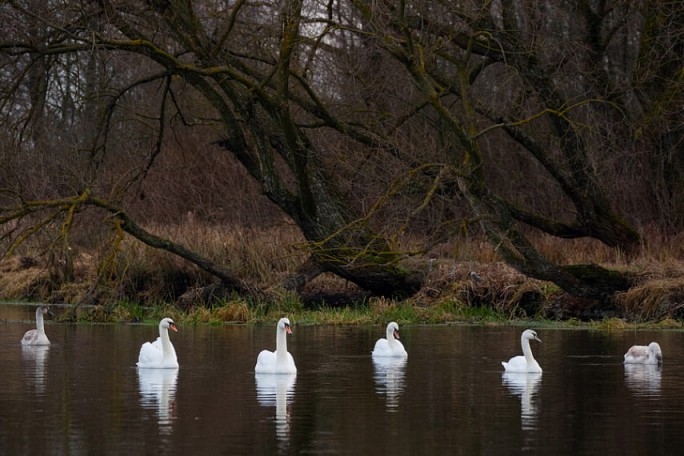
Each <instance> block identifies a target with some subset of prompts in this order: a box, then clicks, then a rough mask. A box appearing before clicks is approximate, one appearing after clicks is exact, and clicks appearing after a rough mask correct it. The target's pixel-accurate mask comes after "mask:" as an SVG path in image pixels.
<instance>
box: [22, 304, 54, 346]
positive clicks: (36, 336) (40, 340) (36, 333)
mask: <svg viewBox="0 0 684 456" xmlns="http://www.w3.org/2000/svg"><path fill="white" fill-rule="evenodd" d="M47 313H48V309H47V307H44V306H39V307H38V308H37V309H36V329H29V330H28V331H26V334H24V337H23V338H22V339H21V344H22V345H50V341H49V340H48V338H47V336H46V335H45V324H44V323H43V315H45V314H47Z"/></svg>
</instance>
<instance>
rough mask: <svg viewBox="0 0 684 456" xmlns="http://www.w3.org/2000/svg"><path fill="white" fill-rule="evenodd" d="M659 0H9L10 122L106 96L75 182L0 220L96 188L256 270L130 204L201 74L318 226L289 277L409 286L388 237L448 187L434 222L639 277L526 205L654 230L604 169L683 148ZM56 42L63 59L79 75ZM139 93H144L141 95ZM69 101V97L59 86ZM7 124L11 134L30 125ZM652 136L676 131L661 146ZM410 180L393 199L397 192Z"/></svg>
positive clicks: (274, 186)
mask: <svg viewBox="0 0 684 456" xmlns="http://www.w3.org/2000/svg"><path fill="white" fill-rule="evenodd" d="M651 3H653V2H643V3H642V4H639V5H633V3H632V2H626V1H625V2H619V1H618V2H614V3H612V4H610V5H608V4H607V2H570V3H568V2H556V1H551V0H549V1H547V2H542V3H535V4H534V5H530V4H526V3H524V2H505V1H489V2H484V3H482V2H457V3H454V2H450V1H415V2H398V3H396V4H395V3H394V2H382V1H381V2H375V1H374V2H366V1H363V0H351V1H331V2H319V1H303V0H281V1H278V2H266V3H252V2H248V1H241V0H238V1H235V2H230V3H226V4H221V5H216V4H214V2H203V1H195V2H192V1H190V0H171V1H156V0H150V1H147V2H134V1H126V0H120V1H100V2H73V3H72V2H66V3H65V4H62V3H60V4H53V3H51V2H46V3H41V4H40V5H39V6H38V7H34V6H36V5H31V4H30V2H24V1H9V2H6V3H5V4H4V5H3V6H2V7H1V8H2V10H1V13H0V14H2V15H3V17H6V18H7V19H8V21H5V22H7V23H12V24H14V25H13V27H12V28H11V29H10V30H9V31H8V33H7V34H6V36H4V37H3V38H2V40H0V55H2V59H3V60H2V68H3V73H2V76H1V77H2V78H3V80H4V81H3V82H5V84H4V85H5V87H6V89H4V92H3V93H2V100H3V105H2V107H3V110H2V114H3V116H4V118H5V119H8V120H11V121H12V124H13V125H16V126H17V129H16V130H15V131H17V132H21V131H24V130H26V129H30V128H31V126H33V127H34V128H35V125H36V124H35V121H34V123H33V124H31V123H30V122H29V121H30V119H32V118H33V119H35V118H37V117H36V114H35V113H34V112H35V111H40V112H41V113H42V115H43V116H45V113H46V112H47V108H46V107H45V103H44V102H45V100H55V98H54V97H55V93H56V92H55V89H54V88H52V89H51V87H52V86H51V83H52V82H54V81H63V85H64V87H67V88H68V89H69V97H68V99H69V100H71V99H76V100H78V101H79V102H80V103H83V105H84V106H87V107H88V111H87V112H89V113H93V112H98V113H99V115H98V117H97V119H98V123H97V128H95V129H92V128H91V129H89V130H88V132H89V134H86V135H84V137H86V138H88V144H82V148H79V150H81V151H83V152H84V153H83V154H81V159H82V160H84V161H85V162H86V163H84V164H83V166H81V167H79V169H80V170H83V169H87V170H88V172H87V173H83V172H81V173H79V176H80V182H78V184H79V185H71V186H70V188H63V189H60V190H59V191H56V194H52V195H47V194H40V197H41V198H43V199H42V200H40V201H27V198H26V197H25V194H24V193H23V192H21V191H20V190H16V191H15V192H5V195H4V196H5V200H6V201H9V202H10V204H7V205H6V208H5V211H4V213H3V218H2V219H1V220H0V221H4V222H6V223H7V224H8V225H7V226H9V223H10V222H12V223H16V221H17V220H19V219H21V218H25V217H27V216H28V215H29V214H32V215H33V214H37V213H38V212H39V211H41V213H44V214H49V215H47V216H43V218H41V219H39V222H36V221H35V220H32V223H30V224H27V225H25V228H24V230H23V231H21V230H20V231H14V234H15V236H14V237H13V238H12V239H13V243H16V242H19V241H20V240H21V239H23V238H25V236H27V235H29V234H31V233H32V232H33V231H34V230H35V229H36V227H37V226H38V225H40V223H49V222H48V219H50V218H51V217H52V218H53V219H54V218H56V217H61V220H63V224H62V226H63V227H64V228H65V229H64V230H62V231H63V232H64V233H66V232H67V231H68V230H67V228H68V226H69V224H68V223H67V221H68V220H71V217H72V216H73V215H75V214H76V213H77V212H78V211H79V210H80V208H82V207H86V206H93V207H98V208H100V209H104V210H106V211H109V212H110V213H111V214H113V215H115V217H114V218H115V219H116V220H118V223H120V226H121V227H122V228H123V229H124V230H126V231H127V232H128V233H130V234H132V235H133V236H136V237H138V238H139V239H141V240H142V241H143V242H148V243H150V244H151V245H154V246H156V247H161V248H167V249H168V250H170V251H172V252H174V253H176V254H179V255H181V256H183V257H184V258H186V259H188V260H190V261H193V262H195V263H196V264H198V265H200V266H201V267H203V268H205V269H206V270H208V271H210V272H212V273H213V274H216V275H217V276H218V277H220V278H221V279H222V281H223V282H224V283H225V284H227V285H228V286H231V287H236V288H238V289H241V288H242V289H244V288H248V287H246V286H244V284H241V283H240V282H239V281H238V280H237V279H235V278H234V276H233V275H231V274H230V272H229V271H223V270H222V268H220V267H218V266H216V265H213V264H211V262H208V261H206V260H205V259H202V258H199V257H197V256H195V255H193V254H192V252H187V251H184V250H183V248H182V247H180V246H177V245H171V244H169V243H167V242H165V241H164V240H161V239H159V238H156V237H154V236H152V235H151V234H149V233H144V232H141V231H140V230H139V229H138V228H139V226H138V225H137V224H135V222H134V221H133V220H132V219H131V217H130V216H129V215H127V213H126V211H125V207H124V204H125V196H126V195H128V194H129V193H130V191H131V189H132V188H134V186H135V183H136V182H140V181H141V180H144V179H145V176H146V174H147V172H148V171H149V169H151V168H152V167H153V166H154V164H155V160H157V157H158V156H159V154H161V153H162V151H163V137H164V135H165V134H166V133H167V131H168V126H169V116H170V115H173V116H179V117H180V118H182V119H183V121H184V122H185V123H186V124H190V122H189V119H190V118H192V117H193V116H192V114H191V112H190V111H191V110H192V109H193V108H192V107H188V104H187V103H185V102H184V101H183V100H180V99H179V97H178V93H179V92H180V91H181V90H186V89H188V90H189V91H191V92H192V93H194V94H196V95H198V97H199V99H200V100H201V101H195V106H197V105H202V109H205V110H206V112H208V113H210V114H209V115H207V116H205V117H203V120H204V121H205V122H204V123H205V124H207V123H209V124H212V125H213V127H214V128H215V130H214V131H220V133H219V134H217V136H216V138H215V140H216V141H217V142H218V143H219V144H220V145H221V146H222V147H223V148H224V149H225V150H227V151H229V152H230V153H231V154H233V155H234V157H236V159H237V160H239V162H240V163H241V164H242V165H243V166H244V168H245V169H246V170H247V172H248V173H249V174H250V175H251V176H252V178H253V179H254V180H255V181H256V182H258V183H259V185H260V188H261V189H262V191H263V193H264V194H265V195H266V196H267V197H268V198H269V199H270V200H271V201H273V202H274V203H275V204H276V205H277V207H279V208H280V209H281V210H282V211H283V212H284V213H285V214H287V215H288V216H289V217H290V218H291V219H292V220H294V221H295V223H296V224H297V225H298V226H299V227H300V229H301V231H302V233H303V234H304V236H305V237H306V239H307V240H308V242H309V249H310V253H311V256H310V259H309V261H307V262H306V263H305V264H303V265H302V268H301V270H300V271H299V272H300V274H299V276H298V277H294V278H292V280H291V281H290V282H289V286H298V285H301V284H303V283H305V282H306V281H307V280H310V279H312V278H313V277H315V276H316V275H317V274H320V273H321V272H323V271H330V272H333V273H335V274H337V275H339V276H341V277H344V278H346V279H348V280H350V281H352V282H354V283H356V284H358V285H359V286H361V287H362V288H365V289H367V290H369V291H372V292H374V293H377V294H383V295H391V294H411V293H413V292H415V291H416V290H418V288H419V287H420V285H421V280H422V276H421V274H420V273H419V272H418V271H414V270H410V269H406V268H405V267H402V266H400V261H401V260H402V258H403V257H404V255H403V254H402V252H400V251H399V249H398V248H397V244H396V243H395V242H393V237H394V236H395V235H396V232H401V231H402V230H405V229H414V227H415V226H417V225H418V224H419V223H420V219H421V217H423V216H424V215H425V214H426V212H427V211H428V209H429V208H431V207H434V206H435V205H436V204H437V203H436V200H437V196H439V197H440V198H441V200H442V201H448V202H449V204H450V205H451V207H450V208H449V211H444V212H443V213H442V215H440V216H437V217H436V218H437V219H439V220H437V221H436V223H437V224H444V225H447V224H448V223H449V222H451V220H444V218H447V217H463V218H466V219H467V220H469V221H474V222H476V224H479V226H481V228H482V230H483V232H484V233H485V234H486V235H487V237H488V238H489V240H490V241H491V242H492V244H493V245H494V246H495V247H496V250H497V252H499V253H500V255H501V256H502V257H503V258H504V259H505V261H507V262H508V263H509V264H511V265H513V266H514V267H516V268H517V269H519V270H520V271H522V272H524V273H525V274H528V275H530V276H533V277H537V278H540V279H544V280H551V281H553V282H555V283H557V284H558V285H559V286H561V287H562V288H563V289H565V290H567V291H569V292H571V293H573V294H576V295H580V296H588V297H597V296H604V295H610V294H612V293H614V292H615V291H619V290H624V289H626V288H628V287H629V286H630V280H631V279H630V277H629V276H628V275H625V274H622V273H617V272H615V271H609V270H606V269H603V268H600V267H598V266H593V265H570V266H568V265H559V264H555V263H553V262H552V261H550V260H549V259H547V258H544V256H543V255H541V254H540V253H539V251H538V250H537V249H536V248H535V247H534V245H533V243H532V242H531V241H530V240H529V239H528V238H527V237H526V231H525V229H524V226H528V227H533V228H535V229H538V230H541V231H543V232H546V233H549V234H552V235H554V236H558V237H561V238H577V237H591V238H595V239H597V240H599V241H601V242H603V243H605V244H607V245H609V246H613V247H616V248H620V249H624V250H625V251H631V250H633V249H634V248H635V247H636V246H638V245H639V243H640V242H641V239H640V236H639V234H638V232H637V231H636V229H635V228H634V225H633V223H634V222H637V219H635V218H632V219H631V220H629V221H628V220H627V218H626V217H624V216H622V215H621V211H620V209H619V208H618V207H625V208H626V209H628V210H629V209H631V208H630V207H629V206H628V204H626V203H625V202H623V201H618V197H622V198H623V199H624V200H625V201H627V202H628V201H630V199H629V198H628V197H625V196H621V195H620V190H619V188H618V189H617V190H614V191H612V192H610V191H609V189H611V188H612V184H613V183H614V182H615V181H617V180H619V176H620V173H621V172H625V169H628V168H627V167H626V165H625V164H624V160H623V157H625V156H630V154H632V155H634V154H637V155H638V156H637V157H636V158H635V159H634V160H632V163H633V164H634V166H637V167H638V166H640V165H642V164H644V163H645V162H648V161H649V160H650V159H652V158H653V157H654V156H655V157H659V159H658V166H657V167H656V170H658V169H660V170H662V169H663V167H664V166H666V164H669V163H676V164H679V162H677V160H678V159H675V158H671V157H672V155H673V151H675V150H677V147H681V122H679V123H677V120H681V119H680V111H678V108H677V107H681V93H682V90H681V88H682V77H681V65H680V66H679V67H677V65H676V64H672V63H671V59H668V58H666V57H664V58H663V59H662V60H659V61H658V64H654V65H650V67H649V68H648V70H646V69H645V68H644V64H643V62H644V60H648V58H649V57H650V56H653V55H654V54H657V53H658V52H657V51H658V50H659V49H663V48H665V49H676V48H677V47H678V46H679V47H680V48H681V27H680V26H681V19H677V18H681V17H682V14H681V12H682V11H681V8H682V7H681V6H680V5H679V4H678V3H676V2H674V3H667V4H662V5H661V4H660V3H658V2H655V3H658V4H657V5H655V4H651ZM65 6H66V7H65ZM645 11H647V12H648V13H649V14H650V13H652V12H653V11H656V13H657V14H658V15H659V16H658V17H660V18H661V19H663V20H661V21H659V22H657V23H658V24H664V25H662V27H663V30H657V29H655V28H654V27H650V28H649V26H648V24H649V19H648V18H649V17H651V16H649V14H645ZM678 27H680V28H679V29H678ZM36 32H39V33H38V35H39V36H40V39H35V38H34V37H33V35H35V34H36ZM619 43H627V44H628V49H626V48H625V46H623V45H621V44H619ZM668 46H669V47H668ZM668 52H671V53H672V54H671V55H674V52H672V51H668ZM95 55H100V56H102V57H101V58H99V59H95V58H94V57H93V56H95ZM74 56H78V57H79V58H74ZM84 56H90V58H89V59H84V58H83V57H84ZM45 62H59V63H61V64H62V67H65V62H70V64H71V65H73V66H74V68H79V69H80V70H81V71H83V74H84V75H87V81H86V82H85V83H80V82H74V79H68V78H66V75H67V74H71V73H70V72H65V71H64V70H52V71H51V70H50V69H54V68H56V67H55V66H54V64H53V65H50V66H49V68H46V63H45ZM83 62H90V63H85V64H84V63H83ZM96 62H97V63H96ZM114 68H116V69H117V70H118V72H114V71H113V69H114ZM678 68H679V69H678ZM67 79H68V80H67ZM41 81H42V82H41ZM94 81H98V84H96V85H93V83H94ZM656 81H660V82H658V83H656ZM41 84H42V85H41ZM32 87H44V88H45V89H44V90H43V91H42V92H36V90H35V89H33V88H32ZM92 87H98V89H97V90H96V91H95V90H93V89H92ZM74 93H76V95H74ZM92 93H97V94H98V95H97V96H96V97H91V98H88V94H92ZM27 94H38V95H39V96H34V97H33V98H31V97H27ZM646 94H648V95H646ZM140 95H143V97H144V100H145V103H136V101H137V100H138V99H139V97H140ZM668 95H669V96H668ZM23 99H25V100H28V102H27V103H26V105H27V106H28V108H27V107H26V106H23V105H22V102H21V101H22V100H23ZM41 100H42V101H43V104H41ZM56 104H57V105H58V106H59V111H60V113H61V114H65V113H67V111H68V110H67V108H66V102H64V101H62V102H60V103H56ZM124 108H126V110H124ZM130 108H134V109H135V110H137V111H138V112H137V114H136V115H135V116H132V115H130V114H127V113H128V112H131V110H130ZM652 116H655V117H658V118H661V119H664V120H667V122H670V123H671V124H672V125H679V127H674V128H664V129H662V128H661V129H660V130H658V129H656V128H653V127H654V124H652V123H651V124H649V126H650V127H651V129H650V132H649V135H650V136H651V137H652V138H656V139H654V140H651V141H640V142H639V144H638V148H637V146H635V145H634V144H633V143H634V141H627V140H625V139H624V137H625V135H628V136H629V135H631V136H632V137H635V136H636V135H637V134H638V133H637V132H638V131H639V128H643V126H644V125H646V124H648V122H647V121H646V120H647V119H648V120H651V121H652ZM93 118H94V115H92V114H89V115H88V119H93ZM84 125H85V124H84ZM135 125H144V126H143V127H141V128H139V129H138V128H134V129H133V131H134V132H135V133H136V134H135V138H136V139H137V140H139V141H140V143H139V145H138V147H137V148H136V147H134V146H133V145H132V144H131V141H130V140H129V141H125V140H124V139H125V138H127V137H130V127H131V126H135ZM677 128H679V130H677ZM15 137H18V138H19V145H18V149H21V148H24V149H25V150H34V149H35V148H36V147H38V146H37V144H34V143H31V142H27V141H26V140H24V139H23V138H24V137H23V136H21V135H18V136H15ZM145 138H147V139H145ZM150 138H151V139H150ZM654 143H655V144H659V145H661V146H662V147H661V148H660V149H658V154H654V153H653V150H652V148H653V147H654ZM668 144H669V145H668ZM119 147H122V149H121V150H118V148H119ZM140 149H142V150H143V151H144V153H142V154H139V153H138V154H136V152H137V151H139V150H140ZM128 150H130V156H134V157H136V163H137V165H136V166H135V167H132V168H131V170H130V171H129V172H128V173H127V174H126V176H125V178H122V179H120V180H119V181H117V183H116V184H115V185H112V184H111V183H109V184H107V185H105V184H104V183H103V182H102V181H101V180H99V176H101V174H102V173H103V172H105V170H107V169H111V167H114V166H117V164H118V165H119V166H120V163H121V161H120V160H118V158H119V157H120V156H119V154H121V153H122V151H123V152H126V151H128ZM632 169H633V168H632ZM661 174H662V171H661ZM656 177H658V176H656ZM660 177H661V181H659V183H658V184H656V185H654V186H653V188H651V189H650V190H651V191H653V192H654V193H656V194H657V195H658V201H659V205H658V207H652V206H650V207H649V210H652V211H653V212H652V213H654V214H655V213H657V214H662V211H659V209H660V208H662V207H672V206H671V205H673V204H674V205H676V204H677V203H674V201H675V200H676V198H674V196H675V195H678V194H680V192H681V185H680V184H678V183H677V181H676V179H674V180H673V179H671V178H670V179H666V178H665V177H664V176H660ZM611 179H612V180H611ZM632 182H636V180H633V181H632ZM15 188H16V187H15ZM410 188H411V189H414V190H412V191H409V190H408V189H410ZM416 188H417V189H419V191H417V192H416V191H415V189H416ZM69 191H71V193H69ZM541 196H545V197H546V198H548V200H549V201H543V200H540V197H541ZM46 198H47V200H45V199H46ZM397 199H400V200H401V201H402V202H401V204H400V205H401V209H400V211H402V212H401V213H402V214H403V215H402V216H401V217H398V215H397V212H395V211H394V210H387V207H388V205H389V204H391V201H393V200H397ZM619 203H622V206H620V205H619ZM387 214H393V217H394V219H392V220H389V221H388V220H387V219H386V216H387ZM440 217H441V219H440ZM661 217H662V215H661ZM399 218H400V220H399ZM652 218H653V219H655V218H657V217H655V216H654V217H652ZM667 223H670V224H673V225H676V224H677V223H681V217H679V218H677V217H674V218H669V219H668V221H667ZM388 226H391V229H393V230H396V232H395V233H392V232H390V230H389V229H388ZM439 235H440V236H447V237H448V236H453V235H454V232H453V230H452V231H448V230H447V231H446V232H441V231H440V233H439Z"/></svg>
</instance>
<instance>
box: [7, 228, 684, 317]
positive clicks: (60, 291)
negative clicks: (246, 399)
mask: <svg viewBox="0 0 684 456" xmlns="http://www.w3.org/2000/svg"><path fill="white" fill-rule="evenodd" d="M148 229H149V230H150V231H152V232H155V233H159V234H160V235H161V236H163V237H165V238H169V239H171V240H174V241H176V242H179V243H183V244H184V245H187V246H188V247H189V248H190V249H193V250H194V251H196V252H198V253H200V254H201V255H203V256H205V257H207V258H210V259H211V260H213V261H215V262H217V263H218V264H221V265H224V266H225V267H226V268H227V269H229V270H231V271H233V272H234V273H235V274H236V275H238V276H239V277H240V278H241V279H243V280H245V281H246V282H248V283H250V284H254V285H255V286H256V287H258V288H259V290H260V293H259V295H258V297H252V298H249V300H248V299H246V298H243V297H239V296H231V297H224V298H221V299H218V300H215V301H212V302H192V303H191V304H190V305H187V304H186V305H179V297H180V296H181V295H182V294H183V293H184V292H186V291H187V290H193V289H199V288H201V287H205V286H207V285H210V284H212V283H214V279H213V278H212V277H210V276H208V275H207V274H205V273H203V272H202V271H200V270H199V269H197V268H196V267H194V266H193V265H191V264H189V263H187V262H184V261H182V260H180V259H178V258H176V257H173V256H171V255H170V254H167V253H166V252H163V251H159V250H154V249H151V248H149V247H146V246H144V245H142V244H141V243H139V242H134V241H132V240H130V239H127V238H125V239H123V240H122V241H121V242H119V243H115V244H109V243H106V244H105V245H108V247H107V248H104V249H102V248H101V249H99V250H98V249H94V248H92V247H91V248H85V247H82V248H77V247H75V246H74V247H73V249H72V250H70V255H71V257H72V258H71V260H70V261H71V263H70V265H71V268H70V271H67V272H65V271H64V267H65V262H64V261H60V259H57V260H55V259H54V258H53V259H52V261H49V258H47V259H46V258H45V256H40V255H28V254H24V255H15V256H13V257H11V258H5V259H3V260H2V261H0V299H21V300H29V301H33V302H51V303H68V304H77V303H82V302H86V301H88V298H92V300H93V301H94V302H95V303H96V305H95V306H92V307H91V306H88V307H86V306H84V307H83V309H82V310H81V311H79V312H78V318H79V319H82V320H88V321H107V322H111V321H155V320H158V319H159V318H161V316H171V317H173V318H175V319H176V320H178V321H179V322H181V323H186V324H193V323H197V324H223V323H230V322H238V323H258V322H265V321H274V320H277V319H278V318H279V317H280V316H282V315H288V316H290V317H291V318H293V319H294V320H296V321H298V322H299V323H300V324H342V323H344V324H383V323H386V322H387V321H390V320H396V321H398V322H400V323H404V324H406V323H447V322H478V323H479V322H482V323H501V322H511V321H529V320H534V321H546V322H551V321H556V320H565V321H567V320H570V321H569V324H573V321H572V320H573V317H572V315H568V314H567V313H565V314H564V313H563V312H564V311H563V309H566V308H571V307H572V306H586V305H587V303H586V302H581V301H578V300H576V299H574V298H572V297H569V296H567V295H565V294H564V293H562V292H561V290H559V289H558V288H557V287H556V286H555V285H554V284H552V283H549V282H544V281H539V280H535V279H531V278H529V277H526V276H524V275H522V274H520V273H518V272H517V271H515V270H513V269H512V268H510V267H508V266H507V265H505V264H503V263H502V262H500V261H499V259H498V258H497V256H496V254H495V253H494V250H493V249H492V248H491V247H490V246H489V245H488V244H487V243H486V242H483V241H482V240H480V239H477V238H469V239H457V240H455V241H453V242H452V243H449V244H441V245H438V246H435V247H433V248H431V249H430V250H429V251H427V252H426V253H425V254H423V255H416V256H411V257H407V259H406V261H407V262H410V267H411V268H414V269H422V270H423V271H424V273H425V276H426V280H425V283H424V286H423V288H422V289H421V290H420V291H419V292H418V293H417V294H416V295H414V296H412V297H411V298H409V299H405V300H391V299H387V298H377V297H369V296H367V295H365V294H364V293H363V291H362V290H359V289H357V288H356V287H355V286H354V285H353V284H351V283H349V282H346V281H344V280H342V279H340V278H338V277H335V276H333V275H330V274H323V275H321V276H319V277H318V278H316V279H315V280H313V281H312V282H311V283H309V284H308V285H307V286H306V287H305V289H304V290H303V293H302V294H301V295H296V294H293V293H291V292H287V291H285V290H283V289H282V288H280V287H279V286H278V284H279V283H280V282H281V281H282V280H283V279H284V278H285V277H288V276H289V275H290V274H292V273H293V272H294V271H295V269H296V268H297V266H298V265H299V264H301V263H302V262H303V261H304V258H305V257H304V254H305V252H306V249H302V245H303V242H304V241H303V239H302V238H301V237H300V235H299V233H298V231H297V230H296V229H294V228H293V227H292V226H290V225H283V226H281V227H278V228H271V229H260V228H244V227H232V226H231V227H227V226H211V225H205V224H199V223H196V222H194V221H193V220H192V219H190V220H184V221H182V222H181V223H178V224H175V225H163V226H152V227H148ZM422 242H423V240H421V239H415V238H412V239H403V240H402V241H401V243H402V249H404V250H406V251H418V250H420V249H419V248H418V247H420V246H421V245H422V244H421V243H422ZM536 244H537V248H538V249H539V250H540V251H541V252H542V253H543V254H544V255H546V256H547V257H549V258H550V259H552V260H554V261H557V262H559V263H566V264H576V263H585V264H586V263H594V264H599V265H603V266H606V267H609V268H613V269H628V270H630V271H633V272H635V273H637V274H639V277H641V283H640V284H639V285H638V286H636V287H634V288H633V289H631V290H629V291H628V292H626V293H624V294H622V295H620V296H617V297H616V299H615V300H614V301H613V302H611V303H610V311H609V312H602V309H601V308H598V310H597V312H596V315H597V316H596V318H595V320H596V321H597V322H599V323H597V324H603V325H606V326H615V327H617V326H620V325H629V324H633V323H637V322H649V323H655V324H661V325H662V326H668V327H671V326H675V327H676V326H677V325H678V324H679V323H678V321H679V320H680V319H682V315H684V261H682V260H681V258H682V257H684V251H683V248H682V244H681V243H680V242H678V241H677V239H671V240H668V241H665V240H661V241H660V242H658V243H651V244H650V245H649V246H644V247H643V249H642V251H641V252H640V254H639V255H634V256H632V257H630V258H626V257H625V256H624V255H623V254H622V253H621V252H620V251H617V250H615V249H610V248H608V247H606V246H604V245H602V244H599V243H596V242H593V241H590V240H574V241H568V240H564V241H560V240H557V239H554V238H551V237H546V236H545V237H541V238H538V239H536ZM112 245H114V247H112ZM470 271H476V272H477V273H478V275H479V276H480V277H481V280H479V281H473V280H472V279H471V277H470V275H469V273H470ZM66 277H68V280H66V279H65V278H66ZM599 305H603V304H601V303H599Z"/></svg>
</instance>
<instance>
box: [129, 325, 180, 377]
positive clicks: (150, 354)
mask: <svg viewBox="0 0 684 456" xmlns="http://www.w3.org/2000/svg"><path fill="white" fill-rule="evenodd" d="M169 328H170V329H172V330H173V331H178V329H176V324H175V323H174V322H173V320H172V319H170V318H164V319H162V321H160V322H159V337H158V338H157V340H155V341H154V342H145V343H144V344H143V345H142V347H140V354H139V355H138V367H141V368H150V369H173V368H178V358H177V357H176V349H174V348H173V344H172V343H171V340H170V339H169Z"/></svg>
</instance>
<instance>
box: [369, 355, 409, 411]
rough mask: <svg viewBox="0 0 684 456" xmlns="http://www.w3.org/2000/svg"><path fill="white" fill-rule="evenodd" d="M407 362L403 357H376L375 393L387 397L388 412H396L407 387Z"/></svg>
mask: <svg viewBox="0 0 684 456" xmlns="http://www.w3.org/2000/svg"><path fill="white" fill-rule="evenodd" d="M406 360H407V358H402V357H374V358H373V368H374V374H373V378H374V379H375V392H376V393H378V394H380V395H383V394H384V395H385V396H386V398H387V400H386V406H387V410H388V411H396V410H397V408H398V407H399V397H400V396H401V394H402V393H403V392H404V388H405V387H406Z"/></svg>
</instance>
